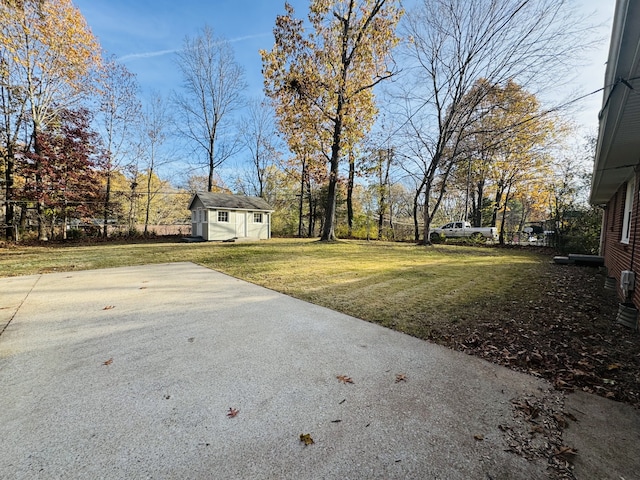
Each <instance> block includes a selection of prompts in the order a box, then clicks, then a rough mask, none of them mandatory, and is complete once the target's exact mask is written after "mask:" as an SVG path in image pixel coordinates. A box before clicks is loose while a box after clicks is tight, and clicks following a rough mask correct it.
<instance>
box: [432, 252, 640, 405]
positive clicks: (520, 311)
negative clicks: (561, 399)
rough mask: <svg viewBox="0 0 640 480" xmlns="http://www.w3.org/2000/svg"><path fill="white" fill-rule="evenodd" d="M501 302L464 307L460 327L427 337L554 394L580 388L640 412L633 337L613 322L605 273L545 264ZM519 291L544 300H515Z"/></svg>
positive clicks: (638, 352) (639, 356) (639, 361)
mask: <svg viewBox="0 0 640 480" xmlns="http://www.w3.org/2000/svg"><path fill="white" fill-rule="evenodd" d="M536 273H537V274H536V275H531V276H530V277H527V279H526V286H525V285H517V286H514V288H513V291H511V292H509V295H506V296H507V297H509V298H508V299H507V298H504V297H499V298H498V297H493V298H492V297H490V296H489V297H487V298H486V299H484V300H482V301H480V302H477V305H476V306H475V307H469V308H467V309H466V310H467V311H468V312H469V318H467V319H465V321H464V322H458V323H449V324H447V325H445V326H440V327H438V329H434V330H432V332H431V334H430V336H429V339H430V340H433V341H434V342H436V343H439V344H441V345H445V346H448V347H451V348H454V349H456V350H460V351H463V352H465V353H467V354H471V355H475V356H478V357H481V358H484V359H486V360H489V361H491V362H493V363H497V364H500V365H504V366H507V367H509V368H511V369H513V370H517V371H521V372H526V373H529V374H531V375H535V376H537V377H541V378H545V379H547V380H549V381H550V382H551V384H552V385H553V386H554V387H555V388H556V389H557V390H559V391H565V392H571V391H575V390H582V391H584V392H587V393H593V394H596V395H600V396H602V397H605V398H609V399H612V400H616V401H620V402H625V403H628V404H630V405H633V406H635V407H640V373H639V372H640V341H639V339H638V334H637V333H636V332H633V331H632V330H631V329H629V328H627V327H625V326H623V325H619V324H617V323H616V322H615V318H616V314H617V310H618V302H619V299H618V298H617V296H616V293H615V292H611V291H607V290H605V289H604V280H605V275H604V273H602V272H600V271H599V270H596V269H593V268H589V267H579V266H571V265H554V264H549V265H548V266H544V269H543V271H542V272H536ZM521 289H527V290H532V289H534V290H537V291H539V292H540V296H541V300H540V301H539V302H534V303H532V302H531V301H526V302H523V301H522V300H519V299H520V298H522V297H525V298H529V296H528V295H525V294H522V293H521V291H520V290H521Z"/></svg>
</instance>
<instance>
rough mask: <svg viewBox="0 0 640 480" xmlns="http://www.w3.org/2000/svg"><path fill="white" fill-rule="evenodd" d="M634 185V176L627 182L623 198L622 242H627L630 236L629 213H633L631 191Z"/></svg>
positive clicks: (632, 191)
mask: <svg viewBox="0 0 640 480" xmlns="http://www.w3.org/2000/svg"><path fill="white" fill-rule="evenodd" d="M634 187H635V178H632V179H630V180H629V181H628V182H627V195H626V197H625V199H624V214H623V215H624V216H623V217H622V238H621V239H620V241H621V242H622V243H629V238H630V237H631V214H632V213H633V193H634Z"/></svg>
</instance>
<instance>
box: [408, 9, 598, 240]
mask: <svg viewBox="0 0 640 480" xmlns="http://www.w3.org/2000/svg"><path fill="white" fill-rule="evenodd" d="M406 19H407V22H406V24H405V28H406V34H407V36H408V38H409V39H410V41H409V42H408V48H407V52H408V56H409V59H410V60H411V61H412V66H413V67H414V68H412V71H413V74H414V75H415V81H414V82H405V83H407V84H408V83H411V90H408V89H407V91H405V92H404V95H403V97H404V99H405V106H406V111H405V114H406V117H407V121H406V126H407V130H408V131H409V132H410V134H411V137H412V138H413V139H414V140H415V141H416V143H415V145H414V154H415V155H418V157H419V160H417V161H416V164H419V165H421V167H422V168H421V172H420V175H421V176H422V179H421V180H420V181H419V183H420V184H422V185H423V187H422V191H423V192H424V197H423V198H424V209H423V216H424V224H423V239H424V243H425V244H428V243H429V229H430V226H431V221H432V219H433V217H434V215H435V214H436V211H437V209H438V207H439V205H440V202H441V201H442V197H443V195H444V192H445V187H446V185H447V181H448V179H449V177H450V176H451V174H452V171H453V169H454V168H455V165H456V161H457V160H458V159H459V158H460V157H461V156H462V152H463V149H462V145H463V143H464V139H465V136H466V135H468V133H469V131H470V130H472V129H473V125H474V122H476V121H477V120H478V118H479V116H478V115H474V114H473V112H474V110H476V108H477V107H478V106H479V105H480V104H481V102H482V101H483V99H484V98H485V96H486V95H487V94H488V93H489V91H490V88H491V87H493V86H497V85H504V84H505V83H506V82H508V81H509V80H514V81H516V82H518V83H519V84H520V85H522V86H523V87H524V88H527V89H528V90H529V91H531V92H534V93H537V91H540V89H541V88H552V87H553V86H557V85H558V84H559V83H560V81H559V80H558V79H560V78H567V75H565V74H566V73H568V69H569V68H571V66H572V65H575V63H576V62H577V60H578V59H579V55H580V54H581V53H582V52H584V51H585V49H586V48H587V47H588V45H586V44H585V40H584V39H585V38H587V35H585V32H586V31H587V30H588V29H589V28H588V27H586V26H585V25H586V24H585V21H584V19H583V18H577V17H576V14H575V9H574V8H572V5H571V0H492V1H487V0H422V1H421V3H420V4H419V6H418V7H417V8H416V10H415V11H414V12H412V13H411V14H410V15H407V16H406ZM480 79H484V80H485V82H486V85H488V86H489V88H488V89H476V91H475V93H474V94H470V93H471V92H472V89H473V86H474V84H476V82H478V81H479V80H480Z"/></svg>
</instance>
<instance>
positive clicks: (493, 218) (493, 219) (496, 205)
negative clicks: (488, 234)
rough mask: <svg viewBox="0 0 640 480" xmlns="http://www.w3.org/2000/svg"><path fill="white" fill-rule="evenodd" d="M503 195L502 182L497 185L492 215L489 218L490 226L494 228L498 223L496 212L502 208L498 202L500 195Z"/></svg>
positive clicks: (500, 198)
mask: <svg viewBox="0 0 640 480" xmlns="http://www.w3.org/2000/svg"><path fill="white" fill-rule="evenodd" d="M503 193H504V185H503V183H502V182H500V183H498V187H497V190H496V200H495V203H494V205H493V215H492V216H491V226H492V227H495V226H496V224H497V223H498V212H499V211H500V209H501V208H502V207H501V206H500V202H501V201H502V194H503Z"/></svg>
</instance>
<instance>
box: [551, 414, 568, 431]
mask: <svg viewBox="0 0 640 480" xmlns="http://www.w3.org/2000/svg"><path fill="white" fill-rule="evenodd" d="M553 418H555V419H556V422H558V427H560V428H567V427H568V426H569V423H568V422H567V421H566V420H565V418H564V417H563V416H562V415H560V414H559V413H554V414H553Z"/></svg>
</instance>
